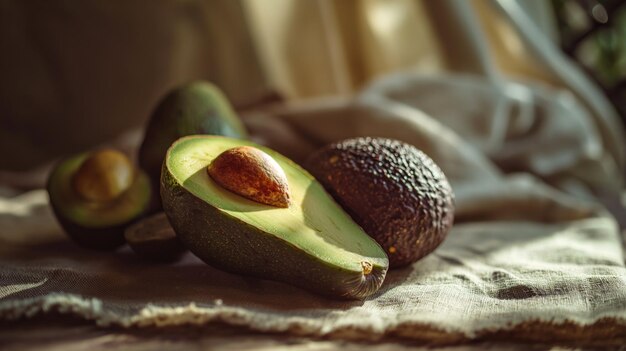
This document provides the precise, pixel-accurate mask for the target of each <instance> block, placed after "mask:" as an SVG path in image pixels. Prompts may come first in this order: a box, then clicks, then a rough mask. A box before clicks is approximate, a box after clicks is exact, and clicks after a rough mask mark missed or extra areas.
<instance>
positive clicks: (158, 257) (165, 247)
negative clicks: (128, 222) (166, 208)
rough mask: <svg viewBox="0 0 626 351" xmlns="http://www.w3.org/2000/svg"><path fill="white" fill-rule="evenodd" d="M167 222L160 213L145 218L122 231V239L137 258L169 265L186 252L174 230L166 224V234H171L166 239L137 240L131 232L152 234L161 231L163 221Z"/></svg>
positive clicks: (162, 237) (161, 237)
mask: <svg viewBox="0 0 626 351" xmlns="http://www.w3.org/2000/svg"><path fill="white" fill-rule="evenodd" d="M164 219H165V220H167V219H166V217H165V214H163V212H160V213H159V214H156V215H153V216H149V217H147V218H144V219H141V220H139V221H137V222H136V223H135V224H133V225H132V226H129V227H127V228H126V229H125V231H124V238H125V240H126V242H127V243H128V246H130V248H131V249H132V250H133V252H135V253H136V254H137V255H138V256H139V257H141V258H143V259H145V260H147V261H152V262H158V263H171V262H176V261H178V260H180V259H181V257H182V256H183V254H184V253H185V252H187V249H186V248H185V247H184V246H183V244H182V243H181V242H180V240H179V239H178V237H177V236H176V233H174V230H173V229H172V228H171V226H169V222H168V224H167V229H166V230H165V231H166V232H167V233H169V234H171V235H168V236H166V237H164V236H160V237H158V238H151V239H147V240H146V239H145V237H143V238H142V239H143V240H137V239H136V235H135V237H133V236H132V232H133V231H135V233H136V232H137V231H139V232H140V233H154V232H160V231H163V229H164V228H163V226H164V224H163V220H164Z"/></svg>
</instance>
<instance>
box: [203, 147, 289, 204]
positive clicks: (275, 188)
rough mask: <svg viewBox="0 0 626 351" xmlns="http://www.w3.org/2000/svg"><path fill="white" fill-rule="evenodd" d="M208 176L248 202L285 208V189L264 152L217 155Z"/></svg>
mask: <svg viewBox="0 0 626 351" xmlns="http://www.w3.org/2000/svg"><path fill="white" fill-rule="evenodd" d="M207 170H208V173H209V176H211V178H213V180H214V181H215V182H216V183H218V184H220V185H221V186H222V187H224V188H226V189H228V190H230V191H232V192H234V193H236V194H238V195H241V196H243V197H245V198H247V199H249V200H252V201H256V202H260V203H263V204H266V205H271V206H276V207H283V208H285V207H289V185H288V183H287V176H286V175H285V172H284V171H283V169H282V168H281V167H280V165H279V164H278V163H277V162H276V161H275V160H274V159H273V158H272V157H271V156H270V155H268V154H266V153H265V152H263V151H261V150H259V149H257V148H254V147H251V146H239V147H235V148H232V149H228V150H226V151H224V152H222V153H221V154H220V155H218V156H217V157H216V158H215V160H213V162H211V164H210V165H209V166H208V169H207Z"/></svg>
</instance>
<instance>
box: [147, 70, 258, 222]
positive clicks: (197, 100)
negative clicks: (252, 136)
mask: <svg viewBox="0 0 626 351" xmlns="http://www.w3.org/2000/svg"><path fill="white" fill-rule="evenodd" d="M192 134H211V135H224V136H229V137H234V138H246V137H247V132H246V130H245V128H244V126H243V124H242V123H241V121H240V120H239V117H238V116H237V114H236V113H235V111H234V110H233V108H232V106H231V105H230V103H229V102H228V100H227V98H226V97H225V96H224V94H223V93H222V92H221V90H220V89H219V88H218V87H216V86H215V85H213V84H211V83H208V82H203V81H198V82H193V83H190V84H187V85H184V86H182V87H179V88H177V89H175V90H174V91H172V92H171V93H169V94H168V95H167V96H165V98H164V99H163V100H162V101H161V102H160V103H159V104H158V106H157V108H156V109H155V111H154V113H153V114H152V117H151V118H150V121H149V123H148V126H147V128H146V132H145V136H144V140H143V142H142V144H141V146H140V148H139V165H140V167H141V168H142V169H144V170H145V171H146V172H147V173H148V175H149V176H150V180H151V181H152V183H153V185H154V186H155V188H154V190H155V193H158V190H159V189H158V184H159V179H160V177H161V165H162V164H163V159H164V158H165V153H166V152H167V149H168V148H169V147H170V145H172V143H173V142H174V141H176V140H177V139H178V138H181V137H184V136H187V135H192ZM158 205H159V204H156V205H155V207H158ZM155 210H156V208H155Z"/></svg>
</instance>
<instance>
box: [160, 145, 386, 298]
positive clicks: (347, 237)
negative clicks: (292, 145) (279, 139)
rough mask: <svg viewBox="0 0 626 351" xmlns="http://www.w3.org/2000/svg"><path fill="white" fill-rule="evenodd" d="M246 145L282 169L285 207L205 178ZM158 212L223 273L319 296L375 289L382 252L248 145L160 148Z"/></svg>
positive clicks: (334, 208)
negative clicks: (160, 204) (223, 157)
mask: <svg viewBox="0 0 626 351" xmlns="http://www.w3.org/2000/svg"><path fill="white" fill-rule="evenodd" d="M238 146H252V147H255V148H258V149H260V150H261V151H263V152H265V153H267V154H268V155H270V156H271V157H272V158H273V159H274V160H275V161H276V162H277V163H278V164H279V165H280V166H281V168H282V169H283V170H284V172H285V175H286V177H287V181H288V184H289V189H290V197H291V202H290V205H289V207H287V208H278V207H274V206H270V205H265V204H261V203H257V202H254V201H251V200H248V199H246V198H244V197H242V196H239V195H237V194H235V193H232V192H230V191H228V190H226V189H224V188H222V187H221V186H220V185H218V184H217V183H216V182H214V181H213V180H212V179H211V177H210V176H209V175H208V173H207V166H208V165H209V164H210V163H211V162H212V160H214V159H215V158H216V157H217V156H218V155H220V154H221V153H222V152H224V151H226V150H228V149H231V148H234V147H238ZM161 197H162V201H163V208H164V210H165V213H166V214H167V216H168V218H169V220H170V223H171V225H172V227H173V228H174V230H175V231H176V234H177V235H178V237H179V238H180V240H181V241H182V242H183V243H184V244H185V246H186V247H187V248H188V249H189V250H190V251H191V252H192V253H194V254H195V255H196V256H198V257H199V258H201V259H202V260H204V261H205V262H207V263H208V264H210V265H213V266H215V267H218V268H221V269H223V270H226V271H230V272H234V273H239V274H245V275H251V276H256V277H260V278H266V279H272V280H278V281H282V282H286V283H289V284H292V285H295V286H299V287H302V288H305V289H308V290H310V291H314V292H317V293H320V294H323V295H327V296H332V297H339V298H348V299H363V298H365V297H367V296H369V295H371V294H373V293H374V292H376V291H377V290H378V289H379V287H380V286H381V284H382V282H383V280H384V278H385V274H386V272H387V268H388V265H389V262H388V259H387V256H386V254H385V252H384V251H383V249H381V247H380V246H379V245H378V244H377V243H376V242H375V241H374V240H373V239H371V238H370V237H369V236H368V235H367V234H366V233H365V232H364V231H363V230H362V229H361V227H359V226H358V225H357V224H356V223H355V222H354V221H353V220H352V219H351V218H350V216H349V215H348V214H347V213H346V212H345V211H344V210H343V209H342V208H341V207H340V206H339V205H338V204H337V203H336V202H335V201H334V200H333V198H332V197H331V196H330V195H329V194H328V193H327V192H326V191H325V190H324V188H323V187H322V186H321V184H320V183H318V182H317V181H316V180H315V179H314V178H313V177H312V176H311V175H310V174H309V173H308V172H307V171H305V170H304V169H302V168H301V167H300V166H298V165H296V164H295V163H293V162H292V161H291V160H289V159H288V158H286V157H284V156H282V155H281V154H279V153H277V152H275V151H273V150H270V149H268V148H265V147H262V146H259V145H256V144H254V143H252V142H249V141H244V140H239V139H232V138H227V137H221V136H190V137H185V138H181V139H179V140H178V141H176V142H175V143H174V144H173V145H172V146H171V147H170V148H169V150H168V152H167V155H166V158H165V162H164V163H163V171H162V172H161Z"/></svg>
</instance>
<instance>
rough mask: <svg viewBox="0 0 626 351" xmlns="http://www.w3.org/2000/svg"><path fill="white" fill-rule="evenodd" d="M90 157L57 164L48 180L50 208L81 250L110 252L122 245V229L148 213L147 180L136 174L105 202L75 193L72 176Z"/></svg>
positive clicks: (71, 158) (74, 183)
mask: <svg viewBox="0 0 626 351" xmlns="http://www.w3.org/2000/svg"><path fill="white" fill-rule="evenodd" d="M91 155H92V153H89V152H87V153H82V154H80V155H77V156H73V157H70V158H67V159H65V160H62V161H60V162H59V163H58V164H57V165H56V166H55V168H54V169H53V171H52V173H51V174H50V176H49V178H48V184H47V190H48V195H49V197H50V205H51V206H52V209H53V211H54V213H55V215H56V217H57V219H58V221H59V223H60V224H61V226H62V227H63V229H64V230H65V232H66V233H67V234H68V235H69V236H70V238H72V239H73V240H74V241H75V242H76V243H78V244H79V245H80V246H83V247H87V248H91V249H98V250H111V249H115V248H117V247H118V246H120V245H122V244H123V243H124V242H125V241H124V229H125V228H126V226H128V225H129V224H130V223H132V222H133V221H134V220H136V219H137V218H139V217H140V216H141V215H142V214H144V213H145V211H146V210H147V209H148V205H149V203H150V180H149V179H148V176H147V175H146V174H145V173H144V172H142V171H140V170H136V171H135V172H134V174H133V176H132V182H131V183H130V184H129V186H128V189H125V190H124V191H123V192H121V193H120V194H115V196H114V198H112V199H110V200H106V201H104V200H103V201H98V200H94V199H87V198H85V196H84V195H81V194H80V193H79V192H78V191H77V187H76V182H75V180H76V179H75V177H74V176H75V174H76V173H77V172H78V171H79V170H80V169H81V166H82V165H83V164H84V162H85V161H86V160H87V159H88V158H89V157H90V156H91Z"/></svg>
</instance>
